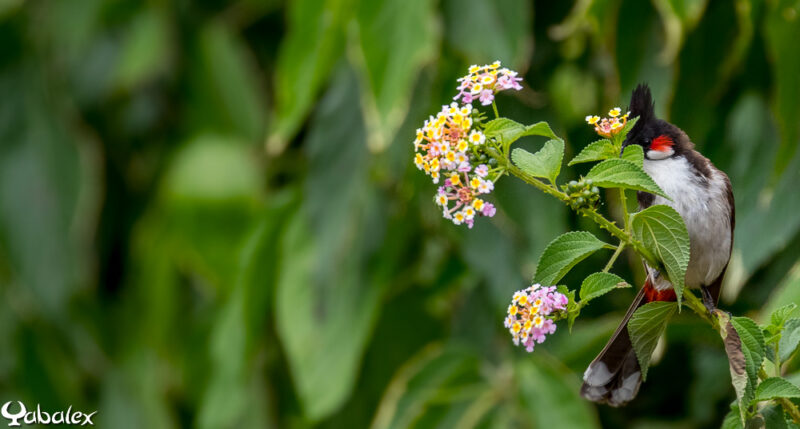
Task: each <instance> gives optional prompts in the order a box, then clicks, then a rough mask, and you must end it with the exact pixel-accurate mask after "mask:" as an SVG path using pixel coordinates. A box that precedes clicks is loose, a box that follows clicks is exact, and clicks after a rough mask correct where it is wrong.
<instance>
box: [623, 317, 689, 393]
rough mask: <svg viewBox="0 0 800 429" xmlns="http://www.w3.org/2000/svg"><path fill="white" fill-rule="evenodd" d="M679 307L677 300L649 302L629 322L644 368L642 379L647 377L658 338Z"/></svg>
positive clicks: (634, 346) (637, 354) (641, 364)
mask: <svg viewBox="0 0 800 429" xmlns="http://www.w3.org/2000/svg"><path fill="white" fill-rule="evenodd" d="M677 308H678V305H677V303H675V302H666V301H655V302H648V303H647V304H645V305H643V306H641V307H640V308H639V309H638V310H636V311H635V312H634V313H633V316H631V320H630V321H629V322H628V333H629V334H630V336H631V343H632V344H633V350H634V351H635V352H636V358H637V359H638V360H639V366H640V367H641V368H642V380H646V379H647V369H648V368H649V366H650V357H651V356H652V355H653V350H655V348H656V344H657V343H658V339H659V338H660V337H661V335H662V334H663V333H664V330H665V329H666V328H667V322H668V321H669V318H670V317H672V315H673V314H674V313H675V310H676V309H677Z"/></svg>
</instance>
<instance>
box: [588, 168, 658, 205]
mask: <svg viewBox="0 0 800 429" xmlns="http://www.w3.org/2000/svg"><path fill="white" fill-rule="evenodd" d="M586 178H587V179H592V181H594V184H595V185H597V186H600V187H603V188H624V189H635V190H637V191H645V192H649V193H651V194H656V195H660V196H662V197H664V198H669V197H668V196H667V194H665V193H664V191H662V190H661V188H660V187H659V186H658V185H657V184H656V182H654V181H653V179H652V178H650V176H648V175H647V173H645V172H644V170H642V168H641V167H639V166H638V165H636V164H634V163H633V162H630V161H628V160H625V159H607V160H605V161H603V162H601V163H599V164H597V165H595V166H594V167H592V169H591V170H589V174H587V175H586Z"/></svg>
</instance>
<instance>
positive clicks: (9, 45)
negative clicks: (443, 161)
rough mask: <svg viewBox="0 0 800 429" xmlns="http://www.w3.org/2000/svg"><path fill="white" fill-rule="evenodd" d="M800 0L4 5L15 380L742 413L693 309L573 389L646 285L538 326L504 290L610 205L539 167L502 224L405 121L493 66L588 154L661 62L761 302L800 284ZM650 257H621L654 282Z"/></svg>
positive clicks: (198, 420)
mask: <svg viewBox="0 0 800 429" xmlns="http://www.w3.org/2000/svg"><path fill="white" fill-rule="evenodd" d="M799 15H800V2H798V1H797V0H770V1H763V2H762V1H750V0H731V1H724V0H696V1H692V0H652V1H634V0H626V1H622V0H604V1H603V0H601V1H592V0H578V1H577V2H576V3H574V4H572V3H571V2H554V1H535V2H526V1H522V0H458V1H456V0H441V1H440V2H435V1H431V0H384V1H369V0H293V1H286V2H281V1H277V0H273V1H270V0H265V1H256V0H239V1H230V2H226V1H223V0H206V1H185V0H184V1H181V0H176V1H159V0H151V1H144V2H136V1H129V0H118V1H104V0H69V1H49V2H48V1H39V0H32V1H27V2H25V1H23V0H3V1H0V46H2V47H3V49H2V50H0V94H1V95H2V102H0V142H1V143H0V296H2V299H1V301H2V305H1V306H0V401H2V402H5V401H8V400H22V401H25V402H26V404H28V405H29V407H30V406H31V404H33V405H34V406H35V404H36V403H41V404H42V407H43V409H52V410H55V409H65V408H66V407H67V406H69V405H73V406H74V407H75V408H77V409H83V410H95V409H97V410H98V416H97V418H96V422H97V424H98V426H99V427H115V428H126V427H158V428H162V427H163V428H169V427H201V428H215V427H276V428H300V427H311V426H313V427H321V428H334V427H342V428H345V427H346V428H360V427H374V428H406V427H420V428H422V427H425V428H428V427H447V428H450V427H531V428H544V427H559V428H572V427H575V428H584V427H600V426H601V425H602V426H604V427H639V428H645V427H647V428H654V427H659V428H661V427H663V428H669V427H718V426H719V425H720V423H721V421H722V418H723V416H724V415H725V413H726V412H727V411H728V408H729V404H730V402H731V401H732V400H733V398H734V393H733V390H732V388H731V387H730V375H729V373H728V366H727V363H726V358H725V354H724V352H723V349H722V346H721V344H720V340H719V338H718V336H717V334H716V333H715V332H714V331H712V330H711V329H709V328H707V327H706V326H705V325H703V324H702V323H701V322H700V321H699V320H698V319H696V318H695V317H694V316H692V315H691V314H689V312H684V313H683V314H682V315H680V316H679V317H677V318H676V319H675V320H674V321H673V323H671V324H670V326H669V328H668V330H667V337H668V342H667V344H666V347H665V348H663V349H660V351H658V350H657V352H656V355H657V356H656V358H655V359H654V361H656V363H655V365H654V366H653V367H652V368H651V370H650V373H649V377H648V381H647V383H646V384H645V385H644V386H643V388H642V390H641V392H640V394H639V397H638V398H637V400H636V401H635V402H633V403H632V404H631V405H629V406H628V407H626V408H623V409H610V408H607V407H595V406H594V405H593V404H589V403H587V402H584V401H582V400H581V399H579V397H578V396H577V392H578V386H579V380H580V375H581V374H582V372H583V370H584V369H585V367H586V365H587V364H588V362H589V361H590V360H591V358H592V357H593V355H594V354H595V353H596V352H597V351H599V349H600V348H601V347H602V345H603V343H604V342H605V340H606V339H607V337H608V336H609V334H610V333H611V331H612V330H613V328H615V326H616V324H617V322H618V321H619V319H620V317H621V314H622V312H623V311H624V310H625V308H626V307H627V304H628V302H629V301H630V300H631V298H632V297H633V294H634V293H635V290H633V289H625V290H621V291H618V292H615V293H612V294H609V295H606V296H604V297H602V298H599V299H598V300H597V302H596V304H594V305H592V306H590V307H588V308H586V309H585V310H584V312H583V314H582V317H581V318H580V319H579V320H578V321H577V322H576V324H575V327H574V330H573V333H572V335H568V334H567V330H566V327H565V326H564V325H563V324H562V325H560V326H559V331H558V332H557V334H556V335H555V336H554V337H553V338H551V339H550V340H549V341H548V343H546V344H545V345H543V346H540V347H537V349H536V351H535V353H533V354H531V355H529V354H526V353H525V352H524V351H523V350H521V349H519V348H514V347H513V346H512V344H511V341H510V336H509V335H508V334H507V332H504V329H503V327H502V317H503V315H504V312H505V310H506V306H507V305H508V302H509V299H510V297H511V294H512V293H513V291H515V290H517V289H521V288H523V287H525V286H527V285H528V284H529V283H528V282H529V280H530V278H531V276H532V275H533V273H534V271H535V268H536V261H537V259H538V257H539V255H540V254H541V252H542V250H543V249H544V247H545V246H546V244H547V243H548V242H549V241H550V240H552V239H553V238H554V237H556V236H558V235H559V234H561V233H563V232H566V231H568V230H571V229H577V228H580V229H588V230H590V231H594V232H595V233H596V234H598V236H600V237H604V235H603V232H602V231H596V230H595V229H593V226H592V225H591V224H589V223H587V222H585V221H584V220H582V219H579V218H576V217H575V216H574V215H573V214H572V213H571V212H569V211H568V210H567V209H566V208H565V207H563V206H561V205H560V204H559V203H557V202H556V201H555V200H552V199H548V198H547V197H546V196H544V195H542V194H540V193H538V192H537V191H535V190H533V189H532V188H529V187H526V186H525V185H524V184H523V183H521V182H520V181H518V180H515V179H504V180H503V181H501V182H500V183H499V184H498V187H497V190H496V192H495V193H494V198H493V201H494V202H496V203H497V205H498V208H499V211H498V216H496V217H495V218H494V219H493V220H491V221H487V220H485V219H483V220H482V221H478V222H477V225H476V227H475V228H474V229H473V230H467V229H466V228H464V227H456V226H453V225H451V224H450V223H449V222H447V221H445V220H443V219H442V218H441V216H440V215H439V212H438V210H437V209H436V208H435V206H434V204H433V203H432V201H431V199H432V195H433V193H434V191H435V188H434V186H433V185H432V184H431V183H430V182H429V181H428V179H427V178H426V177H425V176H424V175H423V174H422V173H420V172H418V171H416V170H415V168H414V167H413V164H412V162H411V154H412V145H411V141H412V139H413V131H414V129H415V128H416V127H418V126H419V125H420V124H421V123H422V121H423V120H424V119H425V118H426V117H427V115H428V114H429V113H431V112H434V111H435V110H437V109H438V107H439V105H441V104H443V103H446V102H448V101H449V99H450V97H452V96H453V95H454V94H455V85H456V84H455V79H456V78H457V77H458V76H460V75H461V74H463V73H464V72H465V70H466V67H467V66H468V65H469V64H472V63H479V64H483V63H489V62H491V61H493V60H495V59H500V60H502V61H503V62H504V64H505V65H508V66H509V67H512V68H514V69H517V70H519V71H521V72H522V73H523V75H524V78H525V83H526V88H525V90H524V91H521V92H520V93H517V94H511V95H501V96H500V97H499V100H498V101H499V106H500V109H501V113H503V114H504V115H505V116H509V117H511V118H513V119H515V120H518V121H519V122H522V123H533V122H536V121H538V120H547V121H549V122H550V123H551V124H553V126H554V129H555V131H556V133H557V134H559V135H561V136H565V137H566V144H567V151H568V153H567V157H568V158H567V159H569V158H571V156H573V155H574V154H576V153H577V152H578V151H580V149H581V148H582V147H583V146H585V145H586V144H587V143H588V142H590V141H593V140H594V137H593V135H592V132H591V130H590V128H589V127H587V126H586V125H585V124H584V123H583V117H584V116H585V115H587V114H590V113H600V112H604V111H605V109H607V108H609V107H611V106H615V105H622V106H623V107H625V102H626V100H627V98H628V94H629V93H630V91H631V89H632V88H633V87H634V86H635V85H636V84H637V83H638V82H648V83H649V84H650V85H651V87H652V88H653V89H654V93H655V97H656V103H657V111H658V112H659V114H660V115H662V116H663V117H665V118H667V119H669V120H671V121H672V122H674V123H676V124H677V125H679V126H680V127H682V128H683V129H684V130H685V131H686V132H687V133H688V134H689V135H690V136H691V137H692V139H693V140H694V142H695V143H696V144H697V146H698V148H699V149H700V150H701V151H702V152H703V153H704V154H705V155H706V156H708V157H709V158H710V159H712V160H713V161H714V162H715V163H716V164H717V165H718V166H719V167H721V168H722V169H724V170H725V171H726V172H728V174H729V175H730V177H731V180H732V182H733V187H734V193H735V195H736V201H737V228H736V239H735V240H736V242H735V251H734V257H733V260H732V262H731V266H730V268H729V271H728V278H727V285H726V288H725V291H724V297H723V304H722V305H723V307H725V308H727V309H729V310H731V311H732V312H734V314H749V315H751V316H754V317H756V318H758V317H763V316H761V314H767V313H766V310H771V309H774V308H777V307H778V306H780V304H782V303H786V302H790V301H795V302H797V301H800V264H799V259H798V255H800V216H798V212H800V192H798V191H797V188H796V186H797V183H798V182H800V151H798V150H797V148H798V142H800V55H797V53H798V47H797V43H798V40H800V16H799ZM542 143H543V140H541V139H536V138H532V137H528V138H526V140H525V141H524V142H523V144H522V146H523V147H527V148H529V149H530V150H534V149H536V148H538V147H539V146H540V145H541V144H542ZM564 171H565V174H566V177H577V176H578V175H579V174H585V173H586V167H584V166H582V165H579V166H576V167H569V168H567V167H566V166H565V170H564ZM608 198H612V196H611V195H608ZM612 201H613V200H612ZM609 205H610V204H609ZM612 214H613V213H612ZM599 253H603V252H599ZM629 256H630V255H629ZM607 257H608V255H606V254H598V255H596V256H593V257H591V258H589V259H588V260H587V261H584V262H582V263H581V264H580V265H579V266H578V267H577V268H576V269H575V270H574V272H572V273H570V274H569V275H568V276H567V277H566V278H565V279H564V282H565V283H566V284H568V285H570V287H572V288H576V287H577V286H578V285H577V284H576V282H580V279H582V278H583V277H584V276H585V275H587V274H589V273H591V272H593V271H597V269H598V268H599V267H601V264H603V263H604V261H605V258H607ZM626 265H627V267H626ZM639 265H640V264H639V262H638V261H637V260H635V258H630V257H629V258H628V263H627V264H619V265H618V267H622V268H618V269H617V270H616V271H617V273H618V274H619V275H621V276H622V277H623V278H625V279H626V280H627V281H629V282H631V283H635V284H641V282H642V280H643V277H642V273H641V270H640V267H639ZM759 308H764V309H765V310H764V312H763V313H762V312H760V311H759V310H758V309H759ZM798 367H800V363H798V362H795V363H794V364H792V365H791V368H794V369H798ZM797 379H798V377H795V378H794V380H795V381H796V380H797Z"/></svg>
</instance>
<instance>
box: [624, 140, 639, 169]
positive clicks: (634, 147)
mask: <svg viewBox="0 0 800 429" xmlns="http://www.w3.org/2000/svg"><path fill="white" fill-rule="evenodd" d="M622 159H624V160H626V161H630V162H632V163H634V164H636V165H637V166H639V168H642V166H643V165H644V150H643V149H642V147H641V146H639V145H638V144H631V145H628V146H626V147H625V149H624V150H623V151H622Z"/></svg>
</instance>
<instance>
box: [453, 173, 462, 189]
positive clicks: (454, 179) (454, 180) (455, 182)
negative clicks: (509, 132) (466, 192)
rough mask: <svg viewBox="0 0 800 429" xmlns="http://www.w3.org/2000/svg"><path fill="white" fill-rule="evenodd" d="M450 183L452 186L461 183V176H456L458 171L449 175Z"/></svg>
mask: <svg viewBox="0 0 800 429" xmlns="http://www.w3.org/2000/svg"><path fill="white" fill-rule="evenodd" d="M450 183H451V184H452V185H453V186H458V185H459V184H460V183H461V178H459V177H458V173H453V174H451V175H450Z"/></svg>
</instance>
